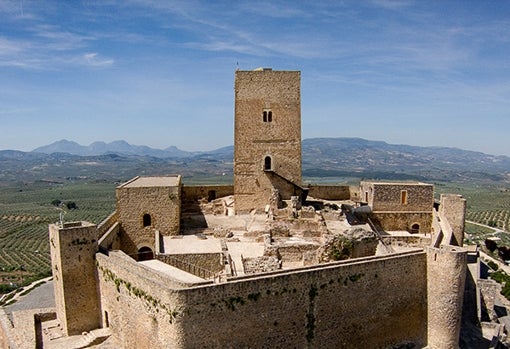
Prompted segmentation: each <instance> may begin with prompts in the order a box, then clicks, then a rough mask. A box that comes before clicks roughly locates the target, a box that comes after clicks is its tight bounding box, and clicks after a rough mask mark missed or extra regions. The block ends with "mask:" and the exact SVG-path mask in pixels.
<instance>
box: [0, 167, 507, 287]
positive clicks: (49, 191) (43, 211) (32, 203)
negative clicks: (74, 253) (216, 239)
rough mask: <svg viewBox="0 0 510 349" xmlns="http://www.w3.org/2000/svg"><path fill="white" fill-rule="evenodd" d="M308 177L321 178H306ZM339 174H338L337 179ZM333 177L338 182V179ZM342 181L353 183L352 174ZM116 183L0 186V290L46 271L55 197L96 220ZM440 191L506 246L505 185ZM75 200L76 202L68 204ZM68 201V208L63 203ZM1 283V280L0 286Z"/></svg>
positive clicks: (111, 205) (477, 230)
mask: <svg viewBox="0 0 510 349" xmlns="http://www.w3.org/2000/svg"><path fill="white" fill-rule="evenodd" d="M305 180H306V181H307V182H314V183H321V182H323V183H330V182H333V181H332V180H331V179H329V180H328V179H326V181H325V182H324V181H323V180H321V178H307V179H305ZM337 180H338V179H337ZM337 180H336V181H334V182H337V183H338V181H337ZM231 181H232V178H231V177H230V176H216V177H214V178H203V179H196V178H195V179H193V180H191V181H190V180H186V178H185V183H186V184H212V183H225V184H229V183H231ZM341 182H344V183H345V182H348V183H349V184H355V183H356V181H355V180H353V179H352V178H343V179H342V181H341ZM118 184H119V183H113V182H86V181H70V180H66V181H64V182H63V183H62V182H61V183H56V182H51V181H49V182H46V181H37V182H35V183H30V184H20V183H12V182H11V183H8V184H5V183H4V184H3V185H2V186H0V293H2V291H3V290H4V289H3V288H2V287H4V288H5V289H6V290H8V289H9V287H14V286H15V285H20V284H24V283H28V282H29V281H33V280H34V279H38V278H41V277H44V276H47V275H49V274H50V256H49V243H48V224H49V223H54V222H57V221H58V220H59V213H60V211H59V209H58V208H57V207H56V206H55V204H56V203H58V202H62V204H63V205H62V207H63V209H64V211H65V215H64V220H65V221H68V222H69V221H76V220H86V221H89V222H93V223H96V224H97V223H100V222H101V221H102V220H103V219H104V218H106V217H107V216H108V215H109V214H110V213H111V212H112V211H113V210H114V209H115V187H116V186H117V185H118ZM435 190H436V193H437V197H438V195H439V193H459V194H462V195H463V196H464V197H465V198H466V199H467V200H468V210H467V211H468V212H467V218H468V220H470V221H473V222H478V223H481V224H483V225H487V226H491V227H494V228H491V227H486V226H480V225H476V224H472V223H467V224H466V236H467V240H466V243H469V244H479V245H483V243H484V241H485V238H486V237H488V236H498V237H500V238H501V239H502V243H503V244H505V245H507V246H510V234H509V233H506V232H505V231H508V230H509V229H510V221H509V220H510V191H509V189H508V188H506V187H503V186H498V185H478V184H471V185H468V184H465V183H462V184H455V183H450V182H449V183H435ZM74 206H76V208H73V207H74ZM68 207H69V208H68ZM2 285H3V286H2Z"/></svg>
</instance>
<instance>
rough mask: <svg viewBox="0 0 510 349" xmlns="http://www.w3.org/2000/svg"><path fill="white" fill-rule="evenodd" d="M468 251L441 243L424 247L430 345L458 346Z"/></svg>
mask: <svg viewBox="0 0 510 349" xmlns="http://www.w3.org/2000/svg"><path fill="white" fill-rule="evenodd" d="M466 265H467V252H466V251H465V250H464V249H462V248H452V247H450V246H442V247H441V248H435V247H428V248H427V303H428V310H427V313H428V321H427V322H428V327H427V338H428V346H427V348H429V349H456V348H459V335H460V324H461V318H462V302H463V299H464V284H465V282H466V268H467V267H466Z"/></svg>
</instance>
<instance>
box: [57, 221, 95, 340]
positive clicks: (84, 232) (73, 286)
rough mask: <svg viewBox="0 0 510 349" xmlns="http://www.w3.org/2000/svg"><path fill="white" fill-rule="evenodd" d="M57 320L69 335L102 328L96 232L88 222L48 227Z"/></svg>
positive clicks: (93, 226)
mask: <svg viewBox="0 0 510 349" xmlns="http://www.w3.org/2000/svg"><path fill="white" fill-rule="evenodd" d="M49 239H50V254H51V263H52V272H53V280H54V289H55V304H56V310H57V311H56V312H57V317H58V319H59V321H60V323H61V324H62V327H63V330H64V332H65V333H66V334H67V335H75V334H81V333H82V332H83V331H89V330H92V329H95V328H97V327H99V299H98V295H97V283H96V268H95V261H94V255H95V254H96V252H97V248H98V247H97V246H98V245H97V229H96V226H95V225H94V224H91V223H87V222H74V223H65V224H64V227H62V228H61V227H60V226H59V225H57V224H50V226H49Z"/></svg>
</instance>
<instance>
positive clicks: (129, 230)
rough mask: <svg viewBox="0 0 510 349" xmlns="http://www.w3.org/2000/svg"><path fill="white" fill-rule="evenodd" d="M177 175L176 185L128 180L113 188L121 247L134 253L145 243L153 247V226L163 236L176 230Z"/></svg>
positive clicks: (178, 188) (175, 233) (178, 189)
mask: <svg viewBox="0 0 510 349" xmlns="http://www.w3.org/2000/svg"><path fill="white" fill-rule="evenodd" d="M177 178H178V179H177V182H178V183H179V184H178V185H175V186H146V187H140V186H134V187H133V186H129V183H130V182H128V183H126V184H124V185H122V186H120V187H117V188H116V195H117V212H118V215H119V223H120V226H121V232H122V234H121V243H122V250H123V251H125V252H126V253H128V254H129V255H135V254H136V253H137V252H138V250H139V249H140V248H141V247H144V246H146V247H150V248H151V249H152V250H153V251H154V248H155V247H154V234H155V230H158V231H159V233H160V234H161V235H164V236H168V235H178V234H179V231H180V213H181V186H180V176H179V177H177ZM134 180H136V178H135V179H134ZM131 182H133V181H131ZM146 214H148V215H150V224H148V225H147V224H144V215H146ZM144 225H145V226H144Z"/></svg>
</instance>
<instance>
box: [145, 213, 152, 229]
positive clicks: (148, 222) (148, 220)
mask: <svg viewBox="0 0 510 349" xmlns="http://www.w3.org/2000/svg"><path fill="white" fill-rule="evenodd" d="M150 226H151V215H150V214H148V213H146V214H144V215H143V227H144V228H145V227H150Z"/></svg>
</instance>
